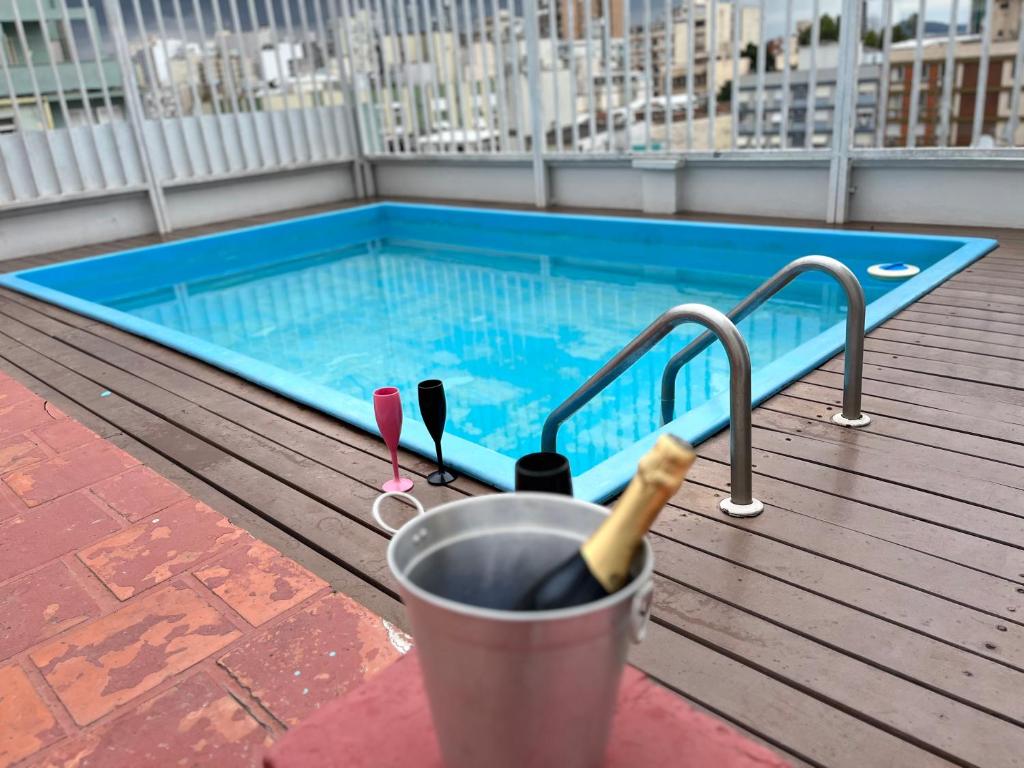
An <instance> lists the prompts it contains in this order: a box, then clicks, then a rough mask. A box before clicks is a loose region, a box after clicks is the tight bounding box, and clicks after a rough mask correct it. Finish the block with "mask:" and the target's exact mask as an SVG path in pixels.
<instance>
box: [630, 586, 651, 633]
mask: <svg viewBox="0 0 1024 768" xmlns="http://www.w3.org/2000/svg"><path fill="white" fill-rule="evenodd" d="M653 604H654V583H653V582H651V581H650V580H648V581H647V582H646V583H645V584H644V585H643V586H642V587H640V589H638V590H637V591H636V594H635V595H633V602H632V605H631V606H630V614H629V637H630V639H631V640H632V641H633V642H634V643H642V642H643V640H644V638H645V637H646V636H647V622H648V620H649V619H650V617H651V606H652V605H653Z"/></svg>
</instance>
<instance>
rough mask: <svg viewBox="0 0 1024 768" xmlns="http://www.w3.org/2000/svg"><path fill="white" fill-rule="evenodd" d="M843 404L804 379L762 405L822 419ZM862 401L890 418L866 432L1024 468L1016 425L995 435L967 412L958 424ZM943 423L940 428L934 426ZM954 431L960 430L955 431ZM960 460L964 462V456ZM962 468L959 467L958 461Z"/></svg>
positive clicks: (1023, 435)
mask: <svg viewBox="0 0 1024 768" xmlns="http://www.w3.org/2000/svg"><path fill="white" fill-rule="evenodd" d="M842 402H843V395H842V390H841V389H839V390H836V389H833V388H830V387H821V386H818V385H816V384H810V383H806V382H799V383H798V384H797V385H794V386H790V387H787V388H786V390H785V392H783V393H782V394H780V395H776V396H775V397H773V398H771V399H770V400H768V401H766V402H765V403H763V404H762V406H761V407H762V408H763V409H766V410H778V411H782V412H784V413H792V414H795V415H798V416H805V417H807V418H811V417H814V418H817V417H818V414H819V413H822V412H824V413H823V414H822V415H823V417H827V416H829V415H830V414H832V413H836V412H838V411H840V410H841V406H842ZM861 403H862V406H863V410H864V412H865V413H867V414H871V415H873V416H875V417H877V416H884V417H887V418H875V420H874V421H875V423H873V424H872V425H871V427H872V429H871V430H870V432H869V433H868V432H864V434H873V435H885V436H887V437H893V438H896V439H900V440H906V441H907V442H910V443H913V444H915V445H921V446H925V447H929V448H933V447H934V448H937V449H938V450H941V451H945V452H953V453H956V454H957V455H958V456H966V457H969V459H970V460H976V461H981V462H986V464H996V465H1001V464H1011V465H1014V466H1024V451H1022V450H1021V445H1022V444H1024V429H1016V430H1015V431H1014V430H1013V429H1012V428H1013V426H1014V425H1009V426H1010V427H1011V429H1010V430H1005V431H1004V433H1005V435H1006V436H1005V437H1003V438H1001V439H992V438H990V437H985V436H982V435H981V434H975V431H977V430H978V429H979V428H978V425H977V419H971V418H970V417H968V416H962V417H961V421H959V422H958V421H957V419H956V417H957V416H960V414H952V413H949V412H948V411H939V410H937V409H935V408H927V407H924V406H919V405H916V404H915V403H908V402H905V401H899V400H887V399H884V398H880V397H873V396H871V395H865V396H863V397H862V398H861ZM822 421H823V423H824V424H825V425H826V426H829V425H830V424H829V422H828V419H827V418H822ZM997 423H998V422H997ZM939 424H941V426H933V425H939ZM958 427H959V429H958ZM968 430H971V431H968ZM953 432H957V433H958V434H955V435H954V434H952V433H953ZM957 461H958V462H959V461H960V459H957ZM965 461H966V459H965ZM957 468H958V469H959V468H960V465H959V464H958V465H957ZM1003 472H1006V470H1005V468H1003ZM1018 487H1019V486H1018Z"/></svg>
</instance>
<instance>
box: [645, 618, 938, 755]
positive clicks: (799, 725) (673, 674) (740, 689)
mask: <svg viewBox="0 0 1024 768" xmlns="http://www.w3.org/2000/svg"><path fill="white" fill-rule="evenodd" d="M630 659H631V661H632V662H633V663H634V664H636V665H637V666H639V667H640V668H641V669H643V670H644V671H645V672H647V673H648V674H649V675H651V676H652V677H654V678H655V679H657V680H659V681H661V683H662V684H663V685H666V686H668V687H669V688H672V689H674V690H676V691H678V692H679V693H681V694H683V695H684V696H686V697H687V698H689V699H691V700H693V701H696V702H697V703H699V704H700V705H701V706H702V707H704V708H705V709H707V710H708V711H709V712H712V713H714V714H716V715H718V716H719V717H723V718H725V719H726V720H729V721H731V722H734V723H736V724H738V725H740V726H742V727H743V728H744V729H746V730H747V731H749V732H751V733H753V734H755V735H757V736H758V737H759V738H761V739H762V740H764V741H765V742H766V743H768V744H770V745H773V746H777V747H781V748H782V749H784V750H785V751H787V752H790V753H792V754H794V755H796V756H797V757H799V758H800V759H801V760H804V761H806V762H807V763H809V764H812V765H818V766H829V767H830V768H864V767H865V766H869V765H870V766H872V768H944V767H945V766H950V765H954V763H951V762H948V761H946V760H944V759H942V758H939V757H938V756H937V755H935V754H934V753H932V752H927V751H925V750H923V749H921V748H920V747H918V746H916V745H914V744H910V743H909V742H907V741H904V740H902V739H900V738H898V737H896V736H894V735H892V734H890V733H888V732H886V731H883V730H881V729H879V728H876V727H874V726H873V725H870V724H868V723H865V722H864V721H863V720H860V719H859V718H857V717H856V716H854V715H852V714H851V713H848V712H845V711H843V710H841V709H837V708H835V707H832V706H829V705H828V704H825V703H823V702H821V701H820V700H818V699H815V698H814V697H812V696H810V695H808V694H807V693H805V692H803V691H800V690H798V689H796V688H793V687H791V686H788V685H784V684H783V683H781V682H779V681H778V680H776V679H775V678H774V677H773V676H772V675H770V674H765V673H763V672H760V671H758V670H756V669H753V668H752V667H750V666H748V665H746V664H744V663H742V662H741V661H740V660H738V659H736V658H733V657H731V656H726V655H724V654H722V653H720V652H718V651H717V650H714V649H711V648H709V647H707V646H706V645H704V644H702V643H700V642H697V641H696V640H694V639H692V638H690V637H687V636H686V635H685V634H683V633H680V632H678V631H676V630H674V629H669V628H667V627H664V626H662V625H660V624H658V623H657V622H652V624H651V627H650V628H649V629H648V632H647V639H646V640H645V641H644V642H643V643H641V644H640V645H637V646H634V647H633V650H632V653H631V656H630ZM809 724H813V727H808V726H809Z"/></svg>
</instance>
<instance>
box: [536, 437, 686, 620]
mask: <svg viewBox="0 0 1024 768" xmlns="http://www.w3.org/2000/svg"><path fill="white" fill-rule="evenodd" d="M693 459H694V453H693V448H692V447H691V446H690V445H689V444H687V443H685V442H683V441H682V440H680V439H678V438H676V437H672V436H671V435H662V436H661V437H660V438H658V441H657V442H656V443H655V444H654V447H653V448H651V450H650V451H648V453H647V454H646V455H645V456H644V457H643V458H642V459H640V465H639V467H638V468H637V472H636V474H635V475H634V476H633V479H632V480H631V481H630V483H629V486H628V487H627V488H626V490H625V492H624V493H623V494H622V496H621V497H620V498H619V502H618V504H616V505H615V508H614V509H613V510H612V512H611V514H610V515H609V516H608V517H607V518H606V519H605V520H604V522H602V523H601V525H600V526H599V527H598V529H597V530H596V531H594V533H593V534H592V535H591V537H590V538H589V539H587V540H586V541H585V542H584V543H583V545H582V546H581V547H580V549H579V551H578V552H576V554H574V555H573V556H572V557H570V558H569V559H568V560H566V561H564V562H562V563H560V564H559V565H557V566H556V567H555V568H553V569H552V570H550V571H548V572H547V573H546V574H544V575H543V576H542V577H541V578H540V579H538V580H537V582H536V583H535V584H534V585H533V586H532V587H530V589H529V590H528V591H527V592H526V593H525V594H524V595H523V597H522V599H520V601H519V602H518V604H517V606H516V607H517V609H519V610H524V611H544V610H551V609H554V608H568V607H569V606H573V605H581V604H583V603H588V602H590V601H591V600H598V599H600V598H602V597H604V596H606V595H610V594H611V593H613V592H616V591H617V590H619V589H621V588H622V587H623V586H624V585H625V584H626V582H627V581H628V580H629V566H630V563H631V562H632V561H633V555H634V554H635V553H636V549H637V547H639V546H640V542H641V541H642V540H643V537H644V534H646V533H647V531H648V529H650V527H651V525H652V524H653V523H654V519H655V518H656V517H657V516H658V513H659V512H660V511H661V508H662V507H664V506H665V503H666V502H667V501H668V500H669V498H670V497H671V496H672V494H674V493H675V492H676V491H677V490H678V489H679V486H680V485H682V482H683V478H684V477H686V473H687V471H689V469H690V465H691V464H693Z"/></svg>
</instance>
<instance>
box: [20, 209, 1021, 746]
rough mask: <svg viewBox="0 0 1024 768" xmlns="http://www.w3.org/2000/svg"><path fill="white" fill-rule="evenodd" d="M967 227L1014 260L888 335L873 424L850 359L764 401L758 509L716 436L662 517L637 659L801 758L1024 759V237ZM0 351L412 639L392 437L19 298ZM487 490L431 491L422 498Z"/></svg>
mask: <svg viewBox="0 0 1024 768" xmlns="http://www.w3.org/2000/svg"><path fill="white" fill-rule="evenodd" d="M305 212H309V211H296V212H295V213H305ZM265 219H266V217H264V218H260V219H250V220H247V221H236V222H230V223H228V224H225V225H224V226H230V227H234V226H239V225H242V224H251V223H254V222H256V221H262V220H265ZM209 229H212V228H208V229H207V230H206V231H208V230H209ZM899 229H901V230H906V229H911V230H914V231H927V232H932V233H943V232H952V231H954V230H942V229H940V228H935V227H928V228H922V227H900V228H899ZM955 232H956V233H957V234H976V235H980V236H986V237H995V238H997V239H999V241H1000V243H1001V247H1000V248H999V250H998V251H996V252H995V253H994V254H992V255H989V256H987V257H985V258H983V259H982V260H981V261H979V262H977V263H976V264H974V265H973V266H971V267H970V268H968V269H967V270H965V271H964V272H963V273H962V274H960V275H957V276H956V277H954V278H953V279H952V280H950V281H949V282H948V283H946V284H944V285H943V286H942V287H940V288H938V289H936V290H935V291H933V292H932V293H930V294H929V295H928V296H926V297H924V298H923V299H922V300H921V301H919V302H917V303H916V304H914V305H912V306H910V307H908V308H907V309H906V310H904V311H903V312H901V313H899V314H898V315H896V316H895V317H894V318H893V319H891V320H889V321H888V322H886V323H885V324H884V325H883V326H882V327H880V328H879V329H877V330H876V331H874V332H872V333H871V334H870V335H869V336H868V339H867V344H866V352H865V380H864V393H865V400H864V408H865V410H866V411H867V412H869V413H871V414H872V415H873V416H875V419H874V421H873V422H872V424H871V425H870V427H869V428H867V429H864V430H858V431H854V430H844V429H839V428H836V427H835V426H834V425H832V424H831V422H830V421H829V418H830V416H831V414H832V413H834V412H835V411H836V409H837V408H838V406H839V404H840V402H841V398H842V389H841V388H842V370H843V369H842V358H841V356H840V357H837V358H836V359H834V360H831V361H829V362H828V363H826V364H825V365H823V366H821V367H820V368H819V369H818V370H815V371H812V372H811V373H809V374H808V375H807V376H805V377H804V378H803V379H802V380H800V381H798V382H796V383H794V384H793V385H791V386H790V387H788V388H787V389H786V390H784V391H783V392H781V393H780V394H779V395H777V396H776V397H774V398H772V399H771V400H769V401H768V402H766V403H765V404H764V405H762V406H761V407H759V408H757V409H756V410H755V411H754V465H755V469H754V471H755V476H754V479H755V486H756V489H757V493H758V496H759V497H760V498H761V499H762V500H763V501H764V502H765V505H766V511H765V513H764V514H763V515H761V516H760V517H757V518H754V519H751V520H735V519H732V518H726V517H723V516H721V515H720V514H717V513H716V512H715V510H716V505H717V501H718V500H719V499H720V498H721V497H722V496H723V495H726V494H727V493H728V477H729V472H728V445H727V436H726V435H725V434H720V435H718V436H716V437H714V438H712V439H711V440H708V441H707V442H705V443H703V444H702V445H701V446H700V447H699V451H698V452H699V455H700V460H699V461H698V463H697V464H696V465H695V467H694V469H693V471H692V473H691V476H690V481H688V482H687V483H686V484H685V485H684V489H683V490H682V491H681V492H680V493H679V494H678V495H677V496H676V497H675V498H673V499H672V502H671V507H670V508H669V509H667V510H666V512H664V513H663V514H662V516H661V518H660V519H659V522H658V523H657V525H656V526H655V530H654V535H653V539H652V543H653V545H654V549H655V553H656V557H657V563H656V571H657V577H656V591H655V609H654V615H653V619H654V621H653V626H652V627H651V630H650V633H649V636H648V638H647V640H646V641H645V643H643V644H642V645H640V646H638V647H637V648H636V650H635V652H634V654H633V657H632V659H633V661H634V662H635V663H636V664H638V665H639V666H640V667H641V668H642V669H643V670H645V671H646V672H648V673H649V674H650V675H652V676H653V677H654V678H655V679H656V680H658V681H660V682H662V683H663V684H665V685H667V686H668V687H670V688H672V689H674V690H676V691H678V692H679V693H680V694H682V695H683V696H685V697H686V698H687V699H689V700H690V701H692V702H694V703H696V704H698V705H699V706H701V707H703V708H706V709H707V710H708V711H710V712H712V713H715V714H717V715H719V716H721V717H724V718H725V719H727V720H728V721H730V722H732V723H734V724H736V725H738V726H739V727H741V728H742V729H744V730H745V731H746V732H748V733H750V734H752V735H753V736H755V737H756V738H758V739H760V740H762V741H764V742H765V743H766V744H768V745H770V746H771V747H772V748H774V749H776V750H777V751H779V752H780V753H781V754H783V755H784V756H786V757H788V758H789V759H791V760H792V761H793V762H794V763H795V764H798V765H799V764H809V765H829V766H847V765H849V766H862V765H873V766H874V765H879V766H881V765H892V766H912V765H928V766H934V765H941V764H947V763H948V764H953V765H984V766H1003V765H1005V766H1011V765H1016V764H1017V761H1018V760H1019V758H1020V755H1021V754H1024V749H1022V746H1024V729H1022V728H1021V725H1022V724H1024V713H1022V712H1021V711H1019V710H1018V708H1017V704H1018V702H1019V701H1020V697H1019V696H1018V695H1017V692H1018V691H1019V689H1020V686H1021V683H1022V682H1024V677H1022V675H1024V622H1022V621H1021V618H1020V616H1021V612H1022V611H1024V575H1022V574H1024V555H1022V554H1021V548H1022V546H1024V537H1022V534H1021V530H1022V528H1021V525H1020V520H1021V514H1020V513H1021V511H1022V510H1024V469H1022V467H1024V450H1022V446H1024V431H1022V430H1024V399H1022V397H1021V395H1020V387H1019V386H1018V384H1019V381H1018V379H1019V373H1020V371H1021V369H1022V367H1024V346H1022V344H1021V339H1022V338H1024V334H1021V333H1020V321H1021V319H1022V315H1024V312H1022V311H1021V308H1022V306H1024V304H1022V301H1021V299H1020V297H1019V295H1018V294H1019V291H1017V290H1016V288H1015V285H1016V283H1018V282H1021V281H1022V280H1024V237H1022V236H1021V235H1020V234H1018V233H1017V232H1015V231H1011V230H991V229H969V228H960V227H958V228H955ZM180 234H181V236H186V235H190V234H196V232H182V233H180ZM150 241H151V240H150V239H141V240H138V239H137V240H133V241H122V242H118V243H111V244H108V245H106V246H96V247H89V248H81V249H77V250H75V251H70V252H63V253H54V254H49V255H46V256H39V257H32V258H29V259H25V260H20V261H16V262H10V266H11V267H24V266H28V265H34V264H42V263H49V262H52V261H57V260H64V259H70V258H80V257H82V256H85V255H89V254H93V253H99V252H104V251H106V250H112V249H115V248H116V249H120V248H124V247H128V246H133V245H140V244H142V243H145V242H150ZM0 340H2V343H0V361H2V368H3V370H4V371H7V372H9V373H10V374H11V375H12V376H14V377H15V378H17V379H18V380H20V381H23V382H24V383H25V384H26V385H28V386H30V387H32V388H33V389H35V390H36V391H38V392H39V393H41V394H42V395H43V396H44V397H46V398H47V399H48V400H50V401H52V402H53V403H55V404H56V405H57V406H58V407H60V408H61V409H63V410H65V411H67V412H68V413H70V414H71V415H73V416H75V417H77V418H80V419H81V420H82V421H83V422H84V423H85V424H87V425H89V426H91V427H92V428H94V429H96V430H97V431H99V432H100V433H101V434H106V435H110V436H111V437H110V439H111V440H113V441H115V442H116V443H118V444H119V445H121V446H123V447H124V448H125V450H127V451H128V453H129V454H131V455H133V456H136V457H137V458H139V459H140V460H142V461H145V462H146V463H147V464H149V465H150V466H151V467H153V468H154V469H156V470H157V471H159V472H161V473H162V474H164V475H166V476H167V477H169V478H170V479H172V480H174V481H175V482H176V483H178V484H179V485H181V487H183V488H185V489H186V490H188V491H189V493H191V494H192V495H194V496H195V497H196V498H198V499H200V500H202V501H204V502H206V503H208V504H209V505H210V506H212V507H213V508H215V509H217V510H218V511H220V512H222V513H223V514H225V515H227V516H228V518H229V519H231V520H232V521H233V522H235V523H236V524H238V525H241V526H242V527H243V528H247V529H249V530H250V531H251V532H252V533H253V534H254V535H255V536H257V537H259V538H266V540H267V541H269V542H270V543H271V544H273V545H274V546H277V547H279V548H280V549H282V551H284V552H285V553H286V554H288V555H289V556H291V557H293V558H295V559H296V560H298V561H299V562H300V563H303V564H304V565H306V567H308V568H310V569H311V570H312V571H313V572H315V573H316V574H318V575H319V576H320V577H322V578H324V579H326V580H327V581H328V583H330V584H331V585H332V586H334V587H335V588H336V589H338V590H339V591H341V592H343V593H345V594H347V595H349V596H351V597H353V598H355V599H356V600H358V601H359V602H360V603H362V604H363V605H365V606H367V607H368V608H370V609H371V610H373V611H374V612H376V613H377V614H379V615H381V616H382V617H384V618H385V619H387V620H389V621H392V622H394V623H395V624H397V625H398V626H404V622H405V618H404V616H403V614H402V612H401V609H400V606H399V604H398V602H397V600H396V591H395V585H394V582H393V580H392V577H391V575H390V574H389V573H388V572H387V567H386V565H385V562H384V548H385V543H386V534H385V533H384V532H383V531H381V530H379V529H378V528H377V527H376V524H375V523H374V522H373V519H372V517H371V516H370V514H369V505H370V502H371V501H372V499H373V498H374V497H375V495H376V494H377V488H376V483H377V481H378V480H379V478H380V477H381V476H384V475H386V474H387V455H386V449H385V448H384V446H383V445H382V444H381V443H380V442H379V440H378V439H377V438H375V437H373V436H371V435H367V434H366V433H364V432H362V431H359V430H355V429H352V428H350V427H347V426H345V425H344V424H341V423H339V422H337V421H335V420H334V419H331V418H328V417H326V416H324V415H322V414H319V413H317V412H315V411H311V410H309V409H307V408H304V407H302V406H299V405H297V404H295V403H294V402H291V401H288V400H285V399H283V398H280V397H278V396H276V395H274V394H272V393H269V392H267V391H265V390H262V389H260V388H259V387H256V386H254V385H252V384H249V383H247V382H244V381H242V380H240V379H237V378H235V377H233V376H231V375H229V374H226V373H224V372H223V371H220V370H217V369H214V368H211V367H210V366H207V365H205V364H203V363H201V362H198V361H196V360H194V359H191V358H188V357H185V356H183V355H180V354H178V353H176V352H173V351H170V350H168V349H166V348H164V347H161V346H159V345H156V344H153V343H151V342H148V341H145V340H142V339H139V338H137V337H135V336H132V335H130V334H126V333H124V332H121V331H118V330H115V329H113V328H111V327H109V326H105V325H103V324H101V323H96V322H93V321H91V320H88V319H85V318H82V317H80V316H77V315H74V314H72V313H69V312H66V311H64V310H61V309H57V308H55V307H53V306H50V305H47V304H44V303H41V302H38V301H35V300H32V299H29V298H26V297H24V296H21V295H17V294H14V293H11V292H8V291H4V292H3V294H2V296H0ZM104 391H108V392H110V393H111V394H110V396H107V397H103V396H101V393H103V392H104ZM401 464H402V467H403V469H404V470H405V471H406V472H407V473H409V474H410V476H413V477H415V478H417V479H419V480H422V479H423V478H424V477H425V476H426V474H428V473H429V472H430V471H431V470H432V468H433V466H432V464H431V463H430V462H429V461H427V460H426V459H423V458H421V457H419V456H416V455H413V454H410V453H407V452H402V454H401ZM488 492H491V489H489V488H487V487H485V486H482V485H480V484H479V483H476V482H474V481H472V480H469V479H460V480H459V481H457V482H456V483H455V485H454V486H453V487H451V488H435V487H431V486H428V485H426V484H425V483H424V482H420V483H419V484H418V485H417V495H418V496H419V497H420V498H421V499H422V500H423V501H424V503H425V504H426V505H427V506H432V505H435V504H437V503H440V502H442V501H446V500H450V499H453V498H460V497H463V496H465V495H467V494H479V493H488ZM396 514H400V513H397V512H396Z"/></svg>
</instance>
